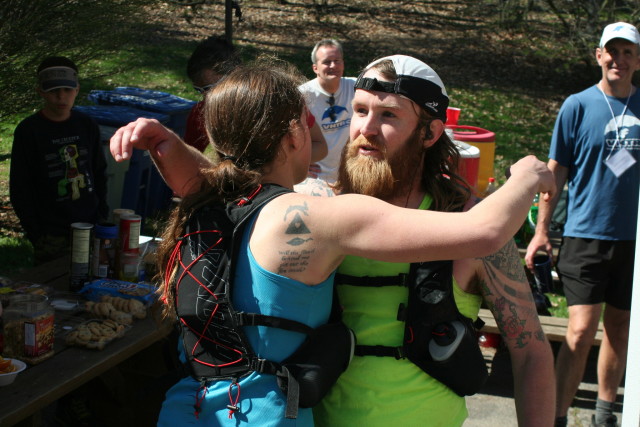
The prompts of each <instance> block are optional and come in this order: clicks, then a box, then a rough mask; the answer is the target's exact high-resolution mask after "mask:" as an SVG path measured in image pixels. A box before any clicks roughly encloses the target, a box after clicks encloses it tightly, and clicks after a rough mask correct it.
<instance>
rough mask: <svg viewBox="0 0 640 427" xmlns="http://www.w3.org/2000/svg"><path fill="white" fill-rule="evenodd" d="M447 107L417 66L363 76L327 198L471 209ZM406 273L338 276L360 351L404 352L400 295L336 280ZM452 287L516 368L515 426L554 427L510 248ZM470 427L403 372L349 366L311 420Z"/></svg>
mask: <svg viewBox="0 0 640 427" xmlns="http://www.w3.org/2000/svg"><path fill="white" fill-rule="evenodd" d="M421 105H422V106H423V107H421ZM447 105H448V97H447V93H446V90H445V88H444V85H443V84H442V81H441V80H440V78H439V77H438V75H437V74H436V73H435V71H433V69H431V68H430V67H429V66H428V65H426V64H424V63H422V62H421V61H418V60H417V59H415V58H412V57H408V56H402V55H394V56H391V57H387V58H383V59H381V60H378V61H374V62H373V63H372V64H370V65H369V66H367V67H366V68H365V71H364V72H363V73H362V74H361V75H360V77H359V79H358V81H357V83H356V93H355V97H354V100H353V112H354V114H353V117H352V120H351V128H350V141H351V142H350V143H349V144H347V146H346V147H345V149H344V150H343V155H342V162H341V166H340V170H339V177H338V181H337V183H336V186H335V190H336V191H338V192H340V193H360V194H367V195H370V196H374V197H377V198H380V199H382V200H385V201H387V202H389V203H392V204H394V205H397V206H402V207H407V208H412V209H435V210H441V211H455V210H463V209H464V210H466V209H470V208H471V207H472V206H473V205H474V204H475V203H477V202H478V200H477V199H475V198H472V197H471V194H470V191H469V190H468V187H467V186H466V185H465V183H464V181H463V180H462V178H460V177H459V176H458V175H457V174H456V173H455V171H456V170H457V162H458V158H459V154H458V151H457V150H456V148H455V146H454V144H453V142H452V141H451V140H450V139H449V138H448V137H447V135H446V134H445V132H444V121H445V120H446V109H447ZM296 189H297V190H301V188H299V187H296ZM316 193H321V192H320V191H317V189H316ZM384 238H385V236H380V239H384ZM409 266H410V264H396V263H384V262H378V261H372V260H368V259H364V258H360V257H355V256H348V257H347V258H346V259H345V260H344V261H343V263H342V264H341V266H340V267H339V268H338V275H337V276H336V286H337V291H338V296H339V301H340V304H341V306H342V308H343V310H344V311H343V321H344V322H345V323H346V324H347V326H349V327H350V328H351V329H353V330H354V331H355V333H356V336H357V339H358V345H364V346H368V347H376V346H385V347H400V346H402V344H403V337H404V332H405V327H404V322H402V321H399V320H398V319H397V317H398V307H402V306H406V305H407V300H408V290H407V287H403V286H382V285H381V286H376V284H375V283H373V284H369V285H367V286H362V285H353V284H348V283H344V282H345V281H347V282H348V281H349V279H344V278H345V277H354V276H355V277H358V276H368V277H369V278H371V280H372V281H373V280H374V279H378V278H380V277H385V276H397V275H401V274H407V273H409V268H410V267H409ZM453 277H454V282H453V292H454V296H455V300H456V305H457V306H458V309H459V311H460V312H461V313H462V314H463V315H464V316H466V317H469V318H472V319H475V318H477V315H478V310H479V308H480V305H481V304H482V303H483V302H484V303H485V304H486V305H487V306H488V307H489V308H490V309H491V311H492V313H493V315H494V317H495V319H496V322H497V324H498V326H499V328H500V330H501V333H502V338H503V341H504V343H505V344H506V347H507V349H508V351H509V354H510V357H511V363H512V368H513V376H514V393H515V402H516V411H517V416H518V424H519V425H520V426H542V425H552V423H553V418H554V410H553V407H554V401H555V400H554V372H553V354H552V352H551V348H550V346H549V343H548V341H547V340H546V337H545V335H544V333H543V331H542V328H541V326H540V322H539V319H538V315H537V311H536V307H535V303H534V300H533V298H532V295H531V291H530V288H529V285H528V282H527V279H526V275H525V272H524V269H523V267H522V265H521V263H520V258H519V254H518V251H517V248H516V246H515V243H514V242H513V241H511V242H510V243H509V244H507V245H506V246H505V247H504V248H503V249H502V250H500V251H499V252H497V253H495V254H494V255H492V256H488V257H486V258H481V259H465V260H461V261H455V262H454V263H453ZM383 280H384V279H383ZM541 390H543V392H541ZM466 417H467V409H466V405H465V400H464V398H463V397H460V396H458V395H457V394H456V393H454V392H453V391H452V390H451V389H449V388H448V387H447V386H445V385H444V384H442V383H441V382H439V381H437V380H435V379H433V378H432V377H430V376H429V375H428V374H426V373H425V372H423V371H422V370H421V369H420V368H419V367H418V366H416V365H414V364H413V363H412V362H411V361H409V360H408V359H399V360H397V359H396V358H394V357H378V356H376V355H360V356H355V357H354V359H353V360H352V362H351V364H350V366H349V368H348V369H347V371H346V372H344V373H343V374H342V376H341V377H340V378H339V380H338V382H337V384H336V385H334V387H333V388H332V390H331V392H330V393H329V395H328V396H327V397H326V398H325V399H324V400H323V401H322V403H321V404H320V406H319V407H316V408H315V409H314V418H315V421H316V424H317V425H319V426H351V425H363V424H364V423H366V425H367V426H389V425H393V424H398V425H426V426H447V427H450V426H459V425H461V424H462V423H463V421H464V420H465V418H466ZM505 422H507V420H505Z"/></svg>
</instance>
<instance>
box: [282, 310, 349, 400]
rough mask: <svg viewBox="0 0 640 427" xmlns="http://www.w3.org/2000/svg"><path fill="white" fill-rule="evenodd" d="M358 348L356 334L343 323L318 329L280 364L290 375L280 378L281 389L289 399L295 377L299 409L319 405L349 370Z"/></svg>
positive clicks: (330, 324) (326, 325) (331, 324)
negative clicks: (290, 383)
mask: <svg viewBox="0 0 640 427" xmlns="http://www.w3.org/2000/svg"><path fill="white" fill-rule="evenodd" d="M355 344H356V337H355V334H354V333H353V331H352V330H351V329H349V328H348V327H347V326H346V325H345V324H344V323H342V322H335V323H328V324H325V325H322V326H319V327H318V328H316V329H314V330H313V332H312V333H311V334H309V336H308V337H307V339H306V340H305V342H303V343H302V345H301V346H300V347H299V348H298V350H296V351H295V353H293V354H292V355H291V356H289V357H288V358H287V359H286V360H284V361H283V362H282V363H281V365H282V366H283V367H284V368H286V371H288V374H289V375H287V374H283V375H278V386H279V387H280V389H281V390H282V391H283V392H284V394H285V395H289V394H288V393H289V391H290V390H289V389H290V388H291V387H290V385H289V382H290V381H291V379H290V377H293V379H294V380H295V381H296V382H297V383H298V388H299V405H300V407H301V408H311V407H313V406H315V405H317V404H318V403H319V402H320V400H322V398H323V397H324V396H325V395H326V394H327V393H328V392H329V390H330V389H331V387H332V386H333V384H335V383H336V381H337V380H338V377H340V375H341V374H342V373H343V372H344V371H345V370H346V369H347V367H348V366H349V363H350V362H351V359H352V357H353V352H354V348H355Z"/></svg>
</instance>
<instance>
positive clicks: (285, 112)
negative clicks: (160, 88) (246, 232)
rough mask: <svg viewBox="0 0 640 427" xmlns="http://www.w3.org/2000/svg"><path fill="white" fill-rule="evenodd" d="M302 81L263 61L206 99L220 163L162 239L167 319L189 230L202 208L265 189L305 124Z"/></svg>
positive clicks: (285, 69) (270, 61) (245, 67)
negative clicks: (295, 129) (174, 259)
mask: <svg viewBox="0 0 640 427" xmlns="http://www.w3.org/2000/svg"><path fill="white" fill-rule="evenodd" d="M301 81H302V79H301V77H300V76H299V74H298V72H297V71H295V70H294V69H293V67H292V66H290V65H288V64H285V63H282V62H280V61H276V60H275V59H264V58H263V59H260V60H258V61H256V62H254V63H252V64H247V65H241V66H239V67H238V68H236V69H235V70H234V71H232V72H231V73H229V74H228V75H227V76H225V77H224V78H223V79H222V80H221V81H220V83H219V84H218V85H217V86H216V87H215V88H214V89H213V90H211V91H209V92H208V93H207V97H206V102H205V108H204V116H205V117H204V118H205V126H206V129H207V135H208V137H209V140H210V142H211V146H212V147H213V148H214V150H215V152H216V154H217V156H218V159H220V161H219V162H218V163H217V164H215V165H214V166H212V167H211V168H208V169H205V170H201V171H200V174H201V176H202V178H203V182H202V186H201V188H200V190H199V191H198V192H196V193H194V194H191V195H188V196H185V197H184V198H183V199H182V201H181V202H180V203H179V205H178V206H177V207H176V208H175V209H174V210H173V211H172V213H171V215H170V217H169V220H168V224H167V227H166V228H165V231H164V233H163V235H162V242H161V244H160V245H159V248H158V264H159V272H160V281H161V283H162V285H161V289H160V291H161V293H162V294H163V295H164V297H165V298H166V304H165V309H164V311H165V314H170V313H173V310H174V304H173V292H171V291H170V290H169V289H167V290H165V289H164V286H171V287H172V286H174V285H173V283H172V280H170V279H171V276H172V275H173V273H174V271H175V266H169V267H170V271H166V268H167V265H168V264H169V261H170V257H171V253H172V252H173V249H174V247H175V246H176V244H177V242H178V240H179V239H180V238H181V237H182V236H183V235H184V232H185V224H186V223H187V222H188V221H189V219H190V217H191V216H192V215H193V213H194V212H196V211H197V210H198V209H199V208H201V207H203V206H205V205H209V204H215V203H218V204H227V203H230V202H233V201H235V200H238V199H239V198H241V197H243V196H246V195H248V194H249V193H250V192H251V191H252V190H254V189H255V188H256V187H257V186H258V185H259V184H260V183H261V181H262V176H263V175H264V173H265V172H267V168H269V167H271V166H272V164H273V162H274V160H275V159H276V158H277V157H278V155H279V153H280V151H281V146H282V145H281V141H282V138H283V137H285V135H287V133H289V131H290V130H291V127H292V126H293V125H295V124H296V123H299V122H300V116H301V114H302V111H303V107H304V105H305V102H304V99H303V97H302V94H301V93H300V91H299V89H298V86H299V84H300V83H301ZM171 267H173V268H171ZM167 275H168V276H169V277H166V276H167ZM167 279H169V280H167ZM166 284H169V285H166Z"/></svg>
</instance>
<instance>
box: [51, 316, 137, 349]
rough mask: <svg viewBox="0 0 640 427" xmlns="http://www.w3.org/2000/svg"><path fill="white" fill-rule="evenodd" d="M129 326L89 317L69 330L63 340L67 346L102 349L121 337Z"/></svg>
mask: <svg viewBox="0 0 640 427" xmlns="http://www.w3.org/2000/svg"><path fill="white" fill-rule="evenodd" d="M130 328H131V327H130V326H126V325H122V324H119V323H117V322H114V321H113V320H109V319H91V320H87V321H86V322H82V323H81V324H79V325H77V326H76V327H74V328H73V329H72V330H70V331H69V332H68V333H67V334H66V335H65V338H64V340H65V344H67V345H69V346H74V347H82V348H88V349H92V350H102V349H103V348H105V347H106V346H107V344H109V343H110V342H111V341H113V340H115V339H118V338H122V337H123V336H124V335H125V333H126V332H127V331H128V330H129V329H130Z"/></svg>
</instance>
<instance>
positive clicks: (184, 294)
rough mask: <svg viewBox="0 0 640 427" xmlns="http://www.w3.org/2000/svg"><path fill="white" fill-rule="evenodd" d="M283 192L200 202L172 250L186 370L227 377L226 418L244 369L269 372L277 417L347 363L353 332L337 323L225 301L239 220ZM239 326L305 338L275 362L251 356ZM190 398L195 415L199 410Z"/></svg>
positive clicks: (306, 402) (313, 395)
mask: <svg viewBox="0 0 640 427" xmlns="http://www.w3.org/2000/svg"><path fill="white" fill-rule="evenodd" d="M288 192H291V190H288V189H286V188H283V187H279V186H276V185H265V186H260V187H259V188H257V189H256V190H255V191H254V192H253V193H252V194H251V195H249V196H247V197H243V198H242V199H240V200H239V201H237V202H234V203H230V204H228V205H227V206H222V205H214V206H206V207H203V208H202V209H200V210H199V211H198V212H197V213H196V214H194V215H193V216H192V217H191V218H190V219H189V221H188V223H187V226H186V229H185V235H184V236H183V237H182V238H181V239H180V241H179V242H178V245H177V246H176V249H175V251H174V255H175V260H174V262H175V263H176V264H177V271H176V273H175V276H174V279H173V282H174V283H175V284H176V285H175V288H174V301H175V308H176V313H177V316H178V322H179V326H180V329H181V335H182V341H183V345H184V348H185V352H186V356H187V358H188V362H189V363H188V370H189V373H190V375H191V376H192V377H193V378H195V379H196V380H198V381H200V382H201V384H202V385H203V387H204V385H206V383H207V382H209V381H214V380H222V379H224V380H231V385H230V386H229V398H230V402H229V405H227V407H228V409H229V411H230V416H231V414H232V413H235V412H236V411H238V410H239V409H240V408H239V407H238V406H237V399H236V400H235V401H234V400H233V399H232V397H231V396H232V392H233V387H234V386H237V382H238V380H239V379H240V378H242V377H244V376H246V375H249V374H250V373H252V372H260V373H266V374H272V375H276V376H277V379H278V385H279V386H280V388H281V389H282V390H283V392H284V393H285V394H286V396H287V408H286V414H285V416H286V417H287V418H296V417H297V413H298V407H299V406H300V407H311V406H314V405H316V404H317V403H318V402H319V401H320V399H322V397H323V396H324V395H325V394H326V393H327V392H328V390H329V388H330V387H331V385H333V384H334V383H335V381H336V380H337V378H338V376H339V375H340V374H341V373H342V372H343V371H344V370H345V369H346V368H347V366H348V364H349V361H350V360H351V356H352V355H353V347H354V346H355V337H354V335H353V332H351V330H350V329H348V328H347V327H346V326H344V324H343V323H342V322H335V323H329V324H326V325H323V326H320V327H318V328H316V329H314V328H311V327H310V326H308V325H306V324H304V323H300V322H297V321H294V320H290V319H285V318H280V317H274V316H265V315H262V314H259V313H245V312H239V311H237V310H236V309H235V308H234V306H233V302H232V293H233V289H234V288H233V283H232V278H233V277H234V269H235V264H234V262H235V260H236V258H237V254H238V251H239V248H238V246H239V243H240V241H241V239H242V235H243V231H244V229H245V224H246V221H247V219H248V218H250V217H251V215H252V214H254V213H255V212H256V211H257V210H258V209H259V208H260V207H262V206H263V205H264V204H266V203H267V202H269V201H271V200H273V199H274V198H276V197H278V196H280V195H282V194H285V193H288ZM243 326H269V327H275V328H281V329H285V330H289V331H295V332H301V333H304V334H306V335H307V339H306V340H305V342H304V343H303V344H302V345H301V346H300V347H299V348H298V349H297V350H296V352H294V354H293V355H291V356H290V357H289V358H287V360H285V361H283V362H282V363H277V362H273V361H269V360H266V359H262V358H260V357H258V356H257V355H256V353H255V352H254V350H253V349H252V348H251V345H250V343H249V341H248V339H247V337H246V335H245V333H244V331H243V329H242V327H243ZM199 410H200V409H199V406H198V402H197V399H196V415H197V414H198V413H199Z"/></svg>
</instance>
